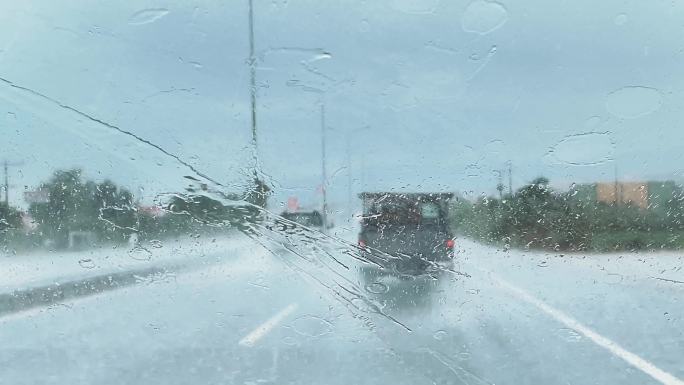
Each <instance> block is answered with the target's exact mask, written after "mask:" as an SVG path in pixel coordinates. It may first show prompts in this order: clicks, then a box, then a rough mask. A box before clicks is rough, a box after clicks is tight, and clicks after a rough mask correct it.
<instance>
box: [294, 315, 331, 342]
mask: <svg viewBox="0 0 684 385" xmlns="http://www.w3.org/2000/svg"><path fill="white" fill-rule="evenodd" d="M292 328H293V329H294V331H295V332H296V333H297V334H300V335H303V336H307V337H320V336H322V335H325V334H329V333H332V324H331V323H330V322H328V321H326V320H324V319H323V318H320V317H316V316H312V315H305V316H302V317H299V318H297V319H296V320H294V321H293V322H292Z"/></svg>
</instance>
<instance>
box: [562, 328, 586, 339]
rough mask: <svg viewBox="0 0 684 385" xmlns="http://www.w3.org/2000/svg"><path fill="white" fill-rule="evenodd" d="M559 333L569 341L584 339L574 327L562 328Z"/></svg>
mask: <svg viewBox="0 0 684 385" xmlns="http://www.w3.org/2000/svg"><path fill="white" fill-rule="evenodd" d="M558 333H559V334H560V336H561V337H562V338H563V339H565V340H566V341H568V342H577V341H579V340H581V339H582V335H581V334H579V333H578V332H577V331H575V330H573V329H569V328H561V329H559V330H558Z"/></svg>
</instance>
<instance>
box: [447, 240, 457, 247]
mask: <svg viewBox="0 0 684 385" xmlns="http://www.w3.org/2000/svg"><path fill="white" fill-rule="evenodd" d="M454 246H456V242H454V240H453V239H447V240H446V247H447V249H453V248H454Z"/></svg>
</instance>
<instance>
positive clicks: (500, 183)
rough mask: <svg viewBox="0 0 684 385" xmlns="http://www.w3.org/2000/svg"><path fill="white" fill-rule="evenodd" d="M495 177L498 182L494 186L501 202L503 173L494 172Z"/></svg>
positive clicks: (499, 171)
mask: <svg viewBox="0 0 684 385" xmlns="http://www.w3.org/2000/svg"><path fill="white" fill-rule="evenodd" d="M496 175H497V177H498V178H497V179H498V182H497V184H496V191H498V192H499V201H503V190H504V184H503V172H502V171H501V170H496Z"/></svg>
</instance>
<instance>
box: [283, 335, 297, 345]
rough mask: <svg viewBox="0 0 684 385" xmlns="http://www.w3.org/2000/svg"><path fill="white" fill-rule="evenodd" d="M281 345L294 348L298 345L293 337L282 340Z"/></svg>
mask: <svg viewBox="0 0 684 385" xmlns="http://www.w3.org/2000/svg"><path fill="white" fill-rule="evenodd" d="M282 342H283V344H285V345H288V346H296V345H299V342H297V340H296V339H295V338H294V337H290V336H287V337H285V338H283V339H282Z"/></svg>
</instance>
